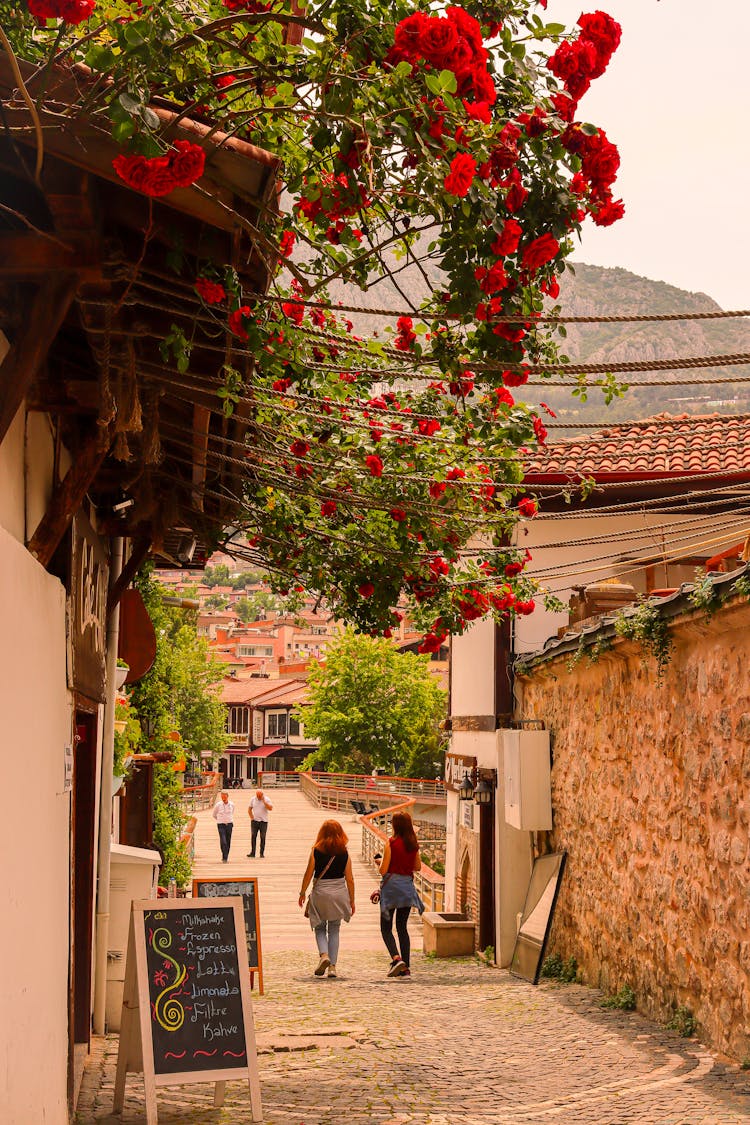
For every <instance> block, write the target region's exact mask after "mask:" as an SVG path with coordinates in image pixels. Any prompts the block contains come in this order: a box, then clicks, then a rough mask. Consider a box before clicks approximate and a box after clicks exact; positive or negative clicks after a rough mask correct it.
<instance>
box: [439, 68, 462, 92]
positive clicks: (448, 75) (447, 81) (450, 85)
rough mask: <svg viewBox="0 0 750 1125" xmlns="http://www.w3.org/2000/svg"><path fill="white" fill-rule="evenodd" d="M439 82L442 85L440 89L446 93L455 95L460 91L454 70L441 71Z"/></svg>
mask: <svg viewBox="0 0 750 1125" xmlns="http://www.w3.org/2000/svg"><path fill="white" fill-rule="evenodd" d="M438 82H439V83H440V89H441V90H442V91H443V92H444V93H447V94H455V92H456V90H457V89H458V83H457V82H456V76H455V74H454V73H453V71H452V70H441V71H440V74H439V75H438Z"/></svg>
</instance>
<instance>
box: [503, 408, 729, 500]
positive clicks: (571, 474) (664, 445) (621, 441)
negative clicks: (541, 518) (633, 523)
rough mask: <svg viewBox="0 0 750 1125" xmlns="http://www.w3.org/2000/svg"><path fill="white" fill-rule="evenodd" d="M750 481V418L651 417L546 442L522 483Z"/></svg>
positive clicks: (725, 416)
mask: <svg viewBox="0 0 750 1125" xmlns="http://www.w3.org/2000/svg"><path fill="white" fill-rule="evenodd" d="M706 474H721V475H722V476H738V475H739V476H750V415H748V414H733V415H729V414H704V415H689V414H677V415H672V414H657V415H655V416H654V417H652V418H645V419H644V420H643V421H641V422H624V423H622V424H621V425H617V426H609V427H608V428H607V429H602V430H596V431H594V432H593V433H592V434H591V436H590V437H574V438H567V439H565V440H563V441H557V442H554V443H552V442H550V443H549V444H548V445H547V446H545V448H544V449H543V450H540V451H539V452H538V453H537V454H536V455H535V456H534V457H533V458H531V459H530V460H528V461H527V463H526V475H525V477H524V480H525V482H526V484H528V485H533V484H534V483H537V482H541V481H547V482H552V481H559V480H570V479H571V478H572V479H578V478H580V477H594V478H595V479H596V480H598V481H601V480H630V479H637V480H645V481H648V480H653V479H654V478H661V479H665V478H666V479H669V478H670V477H675V476H704V475H706Z"/></svg>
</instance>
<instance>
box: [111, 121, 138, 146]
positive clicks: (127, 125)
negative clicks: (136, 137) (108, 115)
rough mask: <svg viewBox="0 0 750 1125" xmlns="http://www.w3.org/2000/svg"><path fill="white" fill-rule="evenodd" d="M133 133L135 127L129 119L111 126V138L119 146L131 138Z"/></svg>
mask: <svg viewBox="0 0 750 1125" xmlns="http://www.w3.org/2000/svg"><path fill="white" fill-rule="evenodd" d="M134 132H135V125H134V124H133V122H132V121H131V120H130V119H129V118H128V119H127V120H125V121H115V123H114V125H113V126H112V136H113V137H114V139H115V140H116V141H117V143H118V144H120V145H121V144H124V143H125V141H127V140H129V139H130V137H132V136H133V133H134Z"/></svg>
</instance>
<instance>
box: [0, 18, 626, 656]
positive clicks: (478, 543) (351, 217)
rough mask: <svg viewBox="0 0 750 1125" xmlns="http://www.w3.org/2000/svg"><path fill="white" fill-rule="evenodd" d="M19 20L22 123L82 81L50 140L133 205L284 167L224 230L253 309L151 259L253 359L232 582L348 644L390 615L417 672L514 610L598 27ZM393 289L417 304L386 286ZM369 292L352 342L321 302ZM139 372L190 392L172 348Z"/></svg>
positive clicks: (230, 402) (239, 383) (590, 159)
mask: <svg viewBox="0 0 750 1125" xmlns="http://www.w3.org/2000/svg"><path fill="white" fill-rule="evenodd" d="M26 2H27V3H28V5H29V7H30V9H31V13H34V15H35V17H36V18H33V16H32V14H30V13H28V12H24V9H23V0H21V3H20V4H17V3H16V0H12V3H11V2H9V0H0V21H2V23H3V24H5V25H7V26H8V28H9V30H10V33H11V36H12V42H13V46H14V48H15V50H16V51H17V52H18V53H19V54H21V55H23V56H24V57H25V58H26V59H29V60H31V61H32V62H34V63H36V64H37V67H38V72H37V73H38V74H39V73H43V74H44V76H45V79H44V81H43V82H41V83H37V86H36V88H35V91H34V96H35V97H36V99H37V103H38V105H39V108H40V112H41V113H42V116H43V117H44V123H45V124H49V125H50V126H52V125H57V124H59V122H60V112H61V111H60V108H59V105H58V104H57V103H56V102H54V101H51V102H50V105H49V106H45V97H44V91H45V89H48V90H50V91H51V90H53V89H54V84H50V83H49V82H48V81H47V79H48V78H49V76H50V74H51V73H52V70H47V69H44V68H45V66H46V63H47V62H48V61H51V62H52V61H54V59H55V57H57V58H58V59H60V60H62V61H63V64H64V66H65V67H68V66H70V65H71V64H74V63H84V64H85V65H86V67H88V68H89V71H88V72H87V74H90V78H88V79H87V80H86V81H84V79H83V72H80V75H79V77H80V90H81V97H80V104H78V105H76V106H72V107H68V108H66V109H65V111H64V112H63V114H62V117H63V119H64V122H65V127H66V129H68V130H71V129H75V119H76V116H77V115H78V114H81V113H83V114H85V115H86V116H87V118H88V119H92V118H93V119H94V120H95V121H96V123H97V126H98V127H100V128H108V129H109V130H110V131H111V132H112V135H113V136H114V138H115V139H116V141H117V142H118V143H119V144H120V145H121V147H122V152H121V153H120V155H119V156H118V157H117V158H116V159H115V162H114V167H115V171H116V172H117V174H118V175H119V176H120V178H121V179H122V180H123V181H124V182H125V183H126V184H128V185H129V186H130V187H131V188H132V189H133V190H134V191H139V192H141V193H143V194H146V195H150V196H152V197H156V198H161V197H164V196H168V195H169V194H170V192H171V191H172V190H173V189H174V188H177V187H180V188H182V189H185V188H186V187H189V186H190V185H191V184H192V183H195V184H196V185H197V187H196V190H197V191H200V190H201V188H200V183H201V175H202V173H203V171H204V165H205V161H206V157H208V159H209V160H210V159H211V156H212V152H211V149H212V143H213V144H223V143H225V142H226V139H227V137H239V138H241V139H242V140H246V141H250V142H252V143H253V144H255V145H257V146H262V147H263V148H265V149H266V150H270V151H271V152H272V153H274V154H276V155H278V157H279V158H280V160H281V167H282V168H283V173H282V174H283V179H284V183H285V187H286V189H287V195H286V196H285V197H284V199H283V200H282V201H281V203H278V201H277V199H276V196H275V195H274V196H273V200H272V202H270V203H268V202H267V203H266V204H265V206H264V207H263V208H261V211H260V213H259V215H258V216H257V217H256V216H254V215H253V217H252V218H251V217H248V215H247V214H245V213H242V212H240V211H235V212H234V213H233V214H232V216H231V221H232V222H233V223H235V224H236V226H237V228H238V229H242V230H243V231H244V232H245V233H246V234H247V235H249V236H250V237H251V239H252V240H253V244H254V252H255V253H256V254H257V255H258V257H259V259H261V260H263V261H264V262H265V263H266V264H267V265H268V266H269V268H270V269H271V270H272V271H273V270H275V278H274V283H273V288H272V292H271V293H270V295H268V296H266V295H264V294H259V293H252V292H247V291H243V290H242V288H241V285H240V282H239V280H238V277H237V274H236V273H235V272H234V270H232V269H227V268H226V266H225V265H224V264H222V263H216V262H213V261H212V260H210V259H209V258H206V257H203V256H202V255H201V253H200V250H193V251H188V250H187V249H185V248H183V249H182V251H181V252H180V253H179V254H175V255H174V258H175V261H173V262H172V266H173V268H174V269H175V270H176V271H178V272H179V273H180V275H181V279H180V285H183V286H184V285H188V286H194V288H195V292H197V293H198V294H199V295H200V298H201V301H202V303H203V307H202V311H201V316H200V317H199V318H194V325H193V331H201V332H206V333H209V334H211V333H213V335H214V337H219V338H222V339H223V340H224V341H225V344H226V347H225V348H224V349H222V348H221V347H217V348H216V350H217V352H218V353H222V351H223V352H224V357H226V356H229V357H231V358H234V357H244V356H246V357H250V358H252V359H253V360H254V361H255V367H254V371H253V374H252V377H251V379H250V381H249V382H248V383H243V377H242V376H241V375H240V373H239V372H238V370H237V367H236V366H235V365H234V364H233V363H232V362H231V360H230V359H227V358H222V356H221V354H219V355H218V356H217V373H216V374H217V382H218V386H217V395H218V396H219V401H220V402H221V403H222V404H223V408H224V409H225V411H226V412H227V413H230V412H231V411H232V410H233V409H234V407H235V406H237V405H238V404H239V403H242V404H243V405H244V406H246V407H248V408H249V410H250V411H251V412H252V416H253V423H254V424H253V431H252V441H251V444H250V446H249V448H248V450H247V451H242V454H241V455H244V456H245V457H246V462H247V474H246V480H245V487H244V493H243V496H242V512H241V514H240V516H239V518H238V520H237V526H239V527H242V528H243V529H244V530H245V531H246V533H247V534H248V536H249V537H250V539H249V542H250V547H249V549H247V550H246V551H245V556H246V557H247V560H248V562H249V563H250V564H252V565H267V566H268V567H270V569H271V571H272V573H273V575H274V582H275V585H276V589H277V590H278V591H287V590H289V589H294V588H295V587H301V588H304V589H306V590H308V591H313V592H322V593H324V594H325V595H326V598H327V601H328V604H329V606H330V607H331V609H332V610H333V611H334V612H335V613H336V615H337V616H339V617H342V618H345V619H347V620H349V621H351V622H354V623H356V624H357V626H358V627H359V628H360V629H362V630H364V631H372V632H379V633H386V634H387V633H388V631H389V630H390V629H391V628H392V626H393V625H394V623H395V621H396V619H397V617H396V615H397V612H398V611H397V610H396V609H395V607H397V606H398V605H399V604H400V603H401V602H403V601H406V602H407V603H408V604H409V605H410V608H411V612H412V614H413V615H414V617H415V619H416V620H417V622H418V624H419V625H420V627H421V628H422V629H423V630H424V631H425V642H424V649H425V651H435V650H436V649H437V648H438V647H439V646H440V644H441V643H442V640H443V639H444V637H445V636H446V635H447V633H448V632H461V631H462V630H463V629H464V628H465V627H466V625H467V623H468V622H470V621H471V620H473V619H474V618H476V617H478V616H481V615H483V614H485V613H492V614H494V615H495V616H497V617H503V616H507V615H508V614H510V613H528V612H531V611H532V610H533V608H534V601H533V599H534V596H535V593H536V587H535V585H534V583H533V581H531V580H530V579H529V578H528V577H526V576H525V574H524V568H525V565H526V562H527V561H528V556H527V553H526V552H523V551H519V550H516V549H514V548H511V547H509V546H508V543H509V542H510V541H511V539H512V532H513V530H514V528H515V526H516V525H517V523H518V522H519V520H522V519H526V518H531V516H533V514H534V508H533V505H531V504H530V502H527V503H526V504H525V505H524V501H523V499H522V500H521V501H520V502H519V492H521V491H522V478H523V469H522V456H523V454H522V451H523V449H524V448H527V447H530V446H534V445H536V444H539V443H543V442H544V439H545V435H546V429H545V426H544V422H543V418H542V415H543V412H544V406H543V404H540V403H537V402H535V401H534V398H535V395H536V392H534V391H532V393H531V396H530V398H529V399H527V401H523V400H521V399H520V398H518V399H517V398H516V396H515V395H514V393H513V391H514V390H515V389H517V388H519V387H523V386H524V385H525V384H527V383H529V379H530V376H532V377H533V379H534V380H539V379H545V380H548V381H549V382H550V383H551V384H554V382H555V374H556V372H558V371H559V370H560V368H559V366H558V359H559V357H558V348H557V342H556V340H555V338H554V327H551V326H550V325H549V324H548V323H546V322H545V321H544V320H543V319H541V317H542V315H543V313H544V312H545V310H546V308H548V307H549V301H550V300H551V301H554V300H555V299H556V296H557V293H558V280H557V279H558V276H559V275H560V274H561V272H562V271H563V270H564V268H565V262H566V259H567V258H568V257H569V255H570V254H571V253H572V251H573V249H574V242H575V237H576V235H577V233H578V231H579V230H580V227H581V224H582V222H583V221H584V219H585V218H586V217H587V216H590V217H592V218H593V221H594V222H597V223H599V224H601V225H608V224H609V223H611V222H614V221H615V220H616V219H617V218H619V217H620V216H621V214H622V204H621V202H620V201H619V200H614V199H613V196H612V188H613V184H614V180H615V178H616V174H617V169H618V165H619V157H618V154H617V150H616V148H615V146H614V145H613V144H612V143H611V142H610V141H609V139H608V138H607V136H606V134H605V132H604V131H603V130H601V129H599V128H597V127H596V126H594V125H590V124H589V123H587V122H586V119H585V117H583V116H582V115H581V114H580V112H579V101H580V99H581V97H582V96H583V95H584V94H585V92H586V90H587V88H588V86H589V84H590V82H591V80H592V79H594V78H596V77H598V76H599V75H600V74H602V73H603V71H604V69H605V68H606V66H607V64H608V62H609V58H610V56H611V54H612V52H613V51H614V50H615V48H616V47H617V44H618V43H619V37H620V29H619V27H618V25H617V24H616V23H615V22H614V21H613V20H611V19H610V17H608V16H606V15H605V14H604V13H602V12H596V13H593V14H591V15H583V16H581V18H580V19H579V21H578V27H577V28H576V29H574V30H573V31H572V32H568V31H566V29H565V28H564V27H563V26H562V25H560V24H555V23H546V22H545V17H544V14H543V9H544V8H546V3H542V2H541V0H540V4H539V5H535V4H532V3H530V2H529V0H466V5H465V7H464V8H461V7H458V6H455V5H453V6H448V7H446V8H442V7H439V6H428V5H427V4H426V3H417V4H414V3H413V2H407V0H394V2H388V3H386V2H385V0H313V2H312V3H310V4H308V5H306V6H305V7H304V9H300V8H299V7H298V6H297V4H296V3H292V2H291V0H184V2H182V3H179V4H169V3H152V2H149V0H143V2H142V3H139V4H138V5H137V6H134V5H131V4H129V3H126V2H125V0H113V2H112V3H109V4H106V5H99V6H96V5H95V2H94V0H26ZM537 8H541V9H542V13H541V14H540V13H539V11H538V10H537ZM56 16H63V18H64V20H66V21H67V22H63V23H60V22H59V20H56V19H55V20H54V22H53V23H51V22H49V21H50V19H54V17H56ZM53 69H54V68H53ZM45 84H46V85H45ZM154 106H156V107H157V108H159V109H162V108H163V107H165V106H167V107H170V108H173V109H174V110H176V111H177V113H178V114H179V115H180V117H188V118H189V117H192V118H197V119H198V120H199V121H202V122H204V123H207V124H209V125H210V126H211V133H210V134H209V137H213V141H211V140H209V139H205V140H204V141H202V142H201V144H197V143H193V142H190V141H186V140H176V141H174V142H173V133H171V132H170V129H169V126H166V127H165V126H164V124H163V117H161V116H160V115H159V114H158V113H156V112H155V110H154ZM7 108H8V107H6V109H7ZM47 111H48V112H49V117H48V118H47V117H45V116H44V115H45V112H47ZM31 130H32V126H31V125H29V133H30V135H31ZM228 221H229V219H228ZM407 265H410V266H411V267H412V269H413V271H414V272H416V274H417V276H419V277H420V278H421V279H422V281H423V283H424V294H425V295H424V297H423V298H422V297H421V296H419V297H417V298H415V297H414V294H413V293H412V292H411V291H410V290H409V289H407V288H404V287H403V286H402V285H400V284H399V282H400V279H401V271H402V268H403V267H404V266H407ZM384 278H389V279H390V282H391V289H390V292H391V294H393V293H395V294H398V297H397V300H398V303H399V304H400V305H401V306H402V307H401V309H400V310H399V309H396V310H393V316H392V319H393V321H394V323H393V325H392V331H391V333H390V335H389V336H388V338H386V339H383V338H377V339H376V338H375V337H374V336H372V335H370V336H363V337H360V336H357V335H356V334H355V333H354V332H353V325H352V324H351V323H350V322H349V321H348V319H347V317H346V314H345V313H343V312H337V310H336V308H335V306H334V304H333V301H332V299H331V297H330V294H329V287H330V286H331V284H333V283H339V282H344V283H346V284H347V285H349V286H350V287H353V289H352V290H350V291H353V292H355V293H356V289H357V288H359V289H361V290H363V291H366V290H372V289H375V296H376V298H377V294H378V293H380V292H381V291H382V290H381V289H377V288H376V287H377V286H379V285H380V283H381V282H382V281H383V279H384ZM392 299H393V298H391V300H392ZM545 301H547V305H546V306H545ZM553 311H555V310H554V309H553ZM399 313H400V314H401V315H399ZM163 355H164V358H165V362H167V360H169V361H170V362H174V364H175V365H176V369H177V371H178V372H179V373H180V375H181V376H183V375H184V374H185V373H186V372H188V371H189V369H190V340H189V339H188V335H186V333H185V331H184V330H183V329H182V328H180V327H179V326H177V325H172V328H171V329H170V331H169V334H168V336H167V337H166V338H165V340H164V348H163ZM603 383H604V384H605V393H606V394H607V395H611V394H612V393H614V388H613V386H612V382H611V380H608V379H607V378H606V377H605V379H604V380H603ZM529 389H530V386H529V387H527V391H528V390H529ZM520 393H521V394H522V395H523V394H526V392H524V391H521V392H520ZM467 544H471V547H470V548H469V549H468V550H467V549H466V545H467Z"/></svg>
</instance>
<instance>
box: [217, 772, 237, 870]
mask: <svg viewBox="0 0 750 1125" xmlns="http://www.w3.org/2000/svg"><path fill="white" fill-rule="evenodd" d="M213 817H214V820H215V821H216V824H217V827H218V829H219V844H220V845H221V861H222V863H226V862H227V860H228V859H229V848H230V845H231V843H232V829H233V828H234V801H230V800H229V794H228V793H227V791H226V789H222V791H221V800H219V801H217V802H216V804H215V805H214V810H213Z"/></svg>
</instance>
